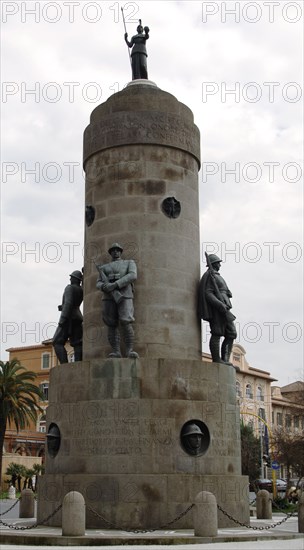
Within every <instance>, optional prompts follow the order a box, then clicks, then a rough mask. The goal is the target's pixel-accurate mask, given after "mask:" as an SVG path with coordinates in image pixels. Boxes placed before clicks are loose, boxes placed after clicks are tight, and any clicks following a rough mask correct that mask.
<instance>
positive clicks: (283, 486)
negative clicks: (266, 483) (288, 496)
mask: <svg viewBox="0 0 304 550" xmlns="http://www.w3.org/2000/svg"><path fill="white" fill-rule="evenodd" d="M276 486H277V490H278V491H286V489H287V483H286V481H285V480H284V479H277V480H276Z"/></svg>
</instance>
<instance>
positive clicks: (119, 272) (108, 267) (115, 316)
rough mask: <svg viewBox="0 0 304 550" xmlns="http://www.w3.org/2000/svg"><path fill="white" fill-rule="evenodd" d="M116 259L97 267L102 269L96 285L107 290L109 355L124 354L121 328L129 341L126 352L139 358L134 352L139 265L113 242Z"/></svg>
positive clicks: (105, 309) (105, 317) (105, 312)
mask: <svg viewBox="0 0 304 550" xmlns="http://www.w3.org/2000/svg"><path fill="white" fill-rule="evenodd" d="M108 252H109V254H110V255H111V257H112V261H111V262H110V263H108V264H104V265H99V266H96V267H97V269H98V272H99V278H98V279H97V283H96V286H97V288H98V290H101V291H102V292H103V298H102V318H103V321H104V323H105V324H106V325H107V327H108V341H109V344H110V346H111V348H112V351H111V353H110V354H109V357H121V356H122V355H121V348H120V328H121V331H122V336H123V339H124V343H125V355H126V357H129V358H137V357H138V354H137V353H136V352H135V351H133V342H134V331H133V326H132V324H133V323H134V305H133V283H134V281H136V279H137V268H136V263H135V261H134V260H123V259H122V258H121V254H122V252H123V248H122V246H121V245H120V244H118V243H113V244H112V246H111V247H110V248H109V250H108Z"/></svg>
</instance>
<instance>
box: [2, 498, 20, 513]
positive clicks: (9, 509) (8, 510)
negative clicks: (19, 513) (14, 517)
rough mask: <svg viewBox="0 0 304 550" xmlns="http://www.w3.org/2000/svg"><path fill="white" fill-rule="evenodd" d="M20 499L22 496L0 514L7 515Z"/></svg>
mask: <svg viewBox="0 0 304 550" xmlns="http://www.w3.org/2000/svg"><path fill="white" fill-rule="evenodd" d="M19 500H20V497H19V498H17V500H16V502H14V504H13V505H12V506H11V507H10V508H8V509H7V510H6V511H5V512H2V513H1V514H0V516H5V514H7V513H8V512H10V511H11V510H12V509H13V508H14V507H15V506H16V504H18V502H19Z"/></svg>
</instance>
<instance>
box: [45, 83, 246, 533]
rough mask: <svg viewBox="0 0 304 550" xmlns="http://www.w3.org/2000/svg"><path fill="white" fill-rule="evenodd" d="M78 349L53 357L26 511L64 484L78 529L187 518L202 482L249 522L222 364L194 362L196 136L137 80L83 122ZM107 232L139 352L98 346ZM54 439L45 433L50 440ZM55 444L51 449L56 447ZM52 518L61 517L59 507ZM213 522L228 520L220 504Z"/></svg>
mask: <svg viewBox="0 0 304 550" xmlns="http://www.w3.org/2000/svg"><path fill="white" fill-rule="evenodd" d="M83 162H84V169H85V172H86V198H85V200H86V205H85V210H86V220H87V221H86V228H85V252H86V253H85V266H84V330H83V361H82V362H77V363H74V364H65V365H60V366H59V367H56V368H54V369H52V371H51V380H50V394H49V399H50V401H49V408H48V411H47V429H48V449H49V450H48V452H47V462H46V474H45V475H44V476H43V477H42V478H41V481H40V482H39V506H38V521H39V520H40V521H41V520H42V519H43V518H44V517H46V516H47V515H48V514H50V513H51V512H52V511H53V510H54V509H55V507H56V506H58V505H59V504H60V502H62V500H63V498H64V496H65V495H66V494H67V493H68V492H70V491H74V490H76V491H78V492H80V493H81V494H82V495H83V496H84V498H85V501H86V507H87V527H88V528H90V527H91V528H93V527H94V528H96V527H102V528H106V527H109V524H106V523H103V522H102V520H101V519H100V517H98V516H96V514H100V515H102V516H103V517H104V518H105V519H106V520H107V521H108V522H110V525H115V526H116V527H118V528H122V529H126V528H132V529H149V528H157V527H161V526H163V525H165V524H166V523H168V522H170V521H172V520H174V519H175V518H177V517H178V516H182V517H180V519H179V520H178V521H177V522H175V523H174V525H172V526H171V527H173V528H193V517H192V511H190V512H189V513H187V514H186V515H182V514H183V512H184V511H185V510H186V509H187V508H188V507H189V505H190V504H192V503H194V501H195V497H196V495H197V494H198V493H200V492H201V491H209V492H211V493H213V494H214V495H215V496H216V498H217V502H218V503H219V504H220V505H221V506H222V508H223V509H224V510H226V511H227V512H228V513H229V514H231V515H232V516H233V517H235V518H236V519H238V520H239V521H243V522H246V521H247V522H249V502H248V479H247V478H246V477H244V476H242V475H241V458H240V417H239V410H238V407H237V405H236V392H235V370H234V368H233V367H232V366H229V365H226V364H219V363H206V362H202V360H201V334H200V333H201V330H200V324H199V323H198V320H197V314H196V309H197V308H196V302H197V295H196V289H197V287H198V282H199V278H200V248H199V210H198V170H199V167H200V137H199V131H198V128H197V127H196V126H195V124H194V121H193V114H192V112H191V111H190V109H189V108H188V107H187V106H185V105H184V104H182V103H180V102H179V101H178V100H177V99H176V98H175V97H174V96H173V95H171V94H169V93H167V92H165V91H163V90H161V89H159V88H158V87H157V86H156V84H154V83H153V82H151V81H149V80H147V79H137V80H133V81H132V82H131V83H129V84H128V85H127V86H126V88H125V89H124V90H123V91H121V92H118V93H116V94H113V95H112V96H111V97H110V98H109V99H108V100H107V101H106V102H105V103H103V104H101V105H99V106H98V107H97V108H96V109H94V111H93V112H92V115H91V120H90V124H89V126H88V127H87V128H86V130H85V133H84V160H83ZM112 243H120V244H121V246H122V247H123V248H124V257H125V258H126V259H130V260H131V259H132V260H134V261H135V262H136V265H137V280H136V285H135V294H134V310H135V325H134V329H135V342H134V349H136V352H137V353H138V355H139V358H135V357H134V358H123V357H122V358H119V357H108V355H109V353H110V352H111V348H110V346H109V343H108V338H107V336H108V333H107V327H106V326H105V325H104V323H103V321H102V317H101V293H100V291H98V290H97V289H96V280H97V277H98V273H97V271H96V267H95V264H98V265H101V264H104V263H106V262H108V261H109V259H108V250H109V247H111V245H112ZM54 442H55V444H54ZM54 449H55V450H54ZM49 523H50V525H60V524H61V516H60V512H58V513H57V514H56V515H55V516H54V517H53V518H51V520H50V522H49ZM219 525H220V526H221V527H223V526H232V525H233V523H232V522H231V521H230V520H229V519H228V518H227V517H226V516H225V515H223V514H222V513H221V512H219Z"/></svg>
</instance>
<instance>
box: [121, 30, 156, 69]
mask: <svg viewBox="0 0 304 550" xmlns="http://www.w3.org/2000/svg"><path fill="white" fill-rule="evenodd" d="M143 31H145V34H144V32H143ZM149 31H150V29H149V27H144V28H143V26H142V24H141V19H140V20H139V25H138V27H137V34H135V35H134V36H132V38H131V41H130V42H129V40H128V33H127V32H126V33H125V41H126V44H127V45H128V47H129V48H132V52H131V59H132V62H131V63H132V80H137V79H139V78H144V79H148V70H147V57H148V54H147V50H146V41H147V40H148V38H149Z"/></svg>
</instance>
